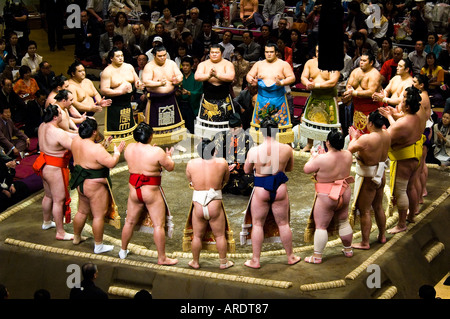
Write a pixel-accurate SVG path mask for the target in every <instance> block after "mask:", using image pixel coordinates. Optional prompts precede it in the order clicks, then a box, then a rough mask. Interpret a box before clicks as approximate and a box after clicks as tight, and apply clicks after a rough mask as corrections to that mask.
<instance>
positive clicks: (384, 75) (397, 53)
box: [380, 47, 403, 87]
mask: <svg viewBox="0 0 450 319" xmlns="http://www.w3.org/2000/svg"><path fill="white" fill-rule="evenodd" d="M402 58H403V49H402V48H400V47H396V48H394V57H393V58H392V59H389V60H387V61H386V62H384V63H383V66H382V67H381V70H380V73H381V84H382V86H383V87H384V86H386V85H387V84H388V83H389V81H390V80H391V79H392V78H393V77H394V76H395V75H396V74H397V65H398V62H399V61H400V60H401V59H402Z"/></svg>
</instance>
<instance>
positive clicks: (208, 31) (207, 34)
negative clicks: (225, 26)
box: [197, 21, 220, 48]
mask: <svg viewBox="0 0 450 319" xmlns="http://www.w3.org/2000/svg"><path fill="white" fill-rule="evenodd" d="M197 41H199V42H200V43H203V45H204V46H205V48H209V46H210V45H211V44H216V43H219V42H220V38H219V35H218V34H217V32H215V31H214V30H213V29H212V23H211V22H210V21H203V24H202V32H200V34H199V35H198V36H197Z"/></svg>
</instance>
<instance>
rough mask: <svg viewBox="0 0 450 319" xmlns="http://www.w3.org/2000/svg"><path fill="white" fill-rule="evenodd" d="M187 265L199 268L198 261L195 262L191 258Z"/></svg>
mask: <svg viewBox="0 0 450 319" xmlns="http://www.w3.org/2000/svg"><path fill="white" fill-rule="evenodd" d="M188 265H189V266H190V267H191V268H194V269H199V268H200V265H199V263H198V262H196V261H193V260H191V261H190V262H188Z"/></svg>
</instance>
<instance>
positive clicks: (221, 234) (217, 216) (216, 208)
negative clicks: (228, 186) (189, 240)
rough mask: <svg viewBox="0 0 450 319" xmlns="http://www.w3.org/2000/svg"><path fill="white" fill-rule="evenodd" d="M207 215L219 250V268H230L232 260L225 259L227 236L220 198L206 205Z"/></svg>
mask: <svg viewBox="0 0 450 319" xmlns="http://www.w3.org/2000/svg"><path fill="white" fill-rule="evenodd" d="M208 209H209V215H210V217H211V219H210V221H209V225H210V226H211V230H212V232H213V234H214V238H215V240H216V247H217V251H218V252H219V260H220V265H219V267H220V268H221V269H226V268H230V267H231V266H233V265H234V263H233V262H232V261H228V260H227V237H226V229H225V223H226V220H225V212H224V211H223V209H222V201H221V200H213V201H212V202H211V203H209V205H208Z"/></svg>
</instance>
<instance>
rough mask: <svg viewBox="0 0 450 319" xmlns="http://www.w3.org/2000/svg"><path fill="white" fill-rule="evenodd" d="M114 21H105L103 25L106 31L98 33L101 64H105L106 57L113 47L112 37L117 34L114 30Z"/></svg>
mask: <svg viewBox="0 0 450 319" xmlns="http://www.w3.org/2000/svg"><path fill="white" fill-rule="evenodd" d="M114 28H115V27H114V22H112V21H107V22H106V25H105V29H106V32H105V33H103V34H101V35H100V43H99V53H100V58H101V60H102V64H103V65H107V64H108V63H107V62H106V57H107V56H108V53H109V51H111V49H112V47H113V38H114V36H115V35H118V33H116V32H115V31H114Z"/></svg>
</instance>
